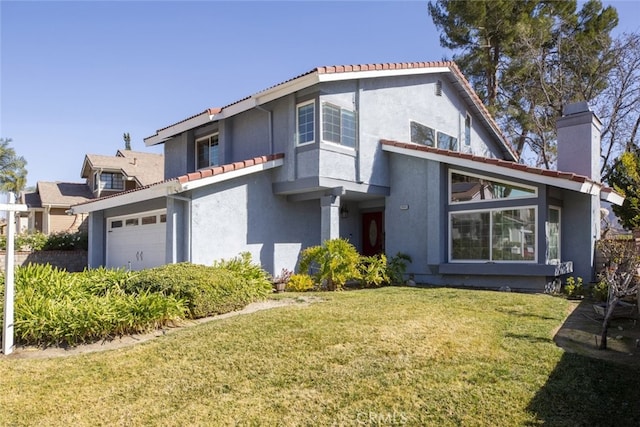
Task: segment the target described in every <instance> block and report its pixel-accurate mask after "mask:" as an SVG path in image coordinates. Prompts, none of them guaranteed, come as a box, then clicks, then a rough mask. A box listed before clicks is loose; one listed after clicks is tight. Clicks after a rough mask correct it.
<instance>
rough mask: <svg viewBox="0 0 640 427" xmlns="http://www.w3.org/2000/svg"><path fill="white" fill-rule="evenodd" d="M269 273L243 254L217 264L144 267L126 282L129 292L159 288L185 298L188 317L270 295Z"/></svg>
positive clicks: (219, 312) (235, 308) (222, 310)
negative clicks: (238, 257) (145, 268)
mask: <svg viewBox="0 0 640 427" xmlns="http://www.w3.org/2000/svg"><path fill="white" fill-rule="evenodd" d="M223 265H224V266H223ZM229 266H230V267H229ZM268 277H269V276H268V274H267V273H266V272H265V271H264V270H262V269H260V268H259V267H256V266H254V265H252V264H251V262H250V258H249V259H247V258H246V257H244V256H243V257H242V258H240V259H237V258H236V259H234V260H232V261H221V262H220V263H218V265H217V266H215V267H209V266H204V265H196V264H190V263H179V264H168V265H164V266H161V267H156V268H152V269H149V270H143V271H141V272H139V273H138V274H137V275H136V276H135V277H133V278H132V279H131V280H129V281H128V282H127V283H126V284H125V289H126V290H127V292H129V293H141V292H157V293H160V294H162V295H166V296H172V297H175V298H177V299H179V300H182V301H184V303H185V305H186V308H187V315H188V317H189V318H194V319H195V318H200V317H206V316H210V315H214V314H221V313H227V312H230V311H233V310H237V309H239V308H242V307H244V306H246V305H247V304H249V303H251V302H253V301H257V300H260V299H264V298H266V296H267V295H269V294H270V293H271V292H272V286H271V282H270V281H269V279H268Z"/></svg>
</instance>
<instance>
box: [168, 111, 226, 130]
mask: <svg viewBox="0 0 640 427" xmlns="http://www.w3.org/2000/svg"><path fill="white" fill-rule="evenodd" d="M221 111H222V108H219V107H216V108H207V109H206V110H204V111H201V112H199V113H197V114H194V115H193V116H190V117H187V118H186V119H182V120H180V121H177V122H175V123H173V124H170V125H169V126H165V127H163V128H160V129H158V130H156V134H158V133H159V132H162V131H163V130H165V129H169V128H170V127H172V126H175V125H179V124H180V123H184V122H186V121H188V120H191V119H195V118H196V117H198V116H201V115H203V114H207V115H209V116H213V115H216V114H219V113H220V112H221Z"/></svg>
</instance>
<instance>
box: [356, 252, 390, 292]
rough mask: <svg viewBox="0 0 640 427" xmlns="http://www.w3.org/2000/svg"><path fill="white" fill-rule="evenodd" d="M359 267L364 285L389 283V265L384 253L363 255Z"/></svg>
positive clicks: (375, 285) (376, 285) (374, 285)
mask: <svg viewBox="0 0 640 427" xmlns="http://www.w3.org/2000/svg"><path fill="white" fill-rule="evenodd" d="M358 268H359V269H360V280H361V282H362V285H363V286H365V287H372V286H373V287H378V286H382V285H386V284H389V275H388V271H389V267H388V265H387V257H386V256H385V255H384V254H381V255H374V256H367V257H361V258H360V263H359V265H358Z"/></svg>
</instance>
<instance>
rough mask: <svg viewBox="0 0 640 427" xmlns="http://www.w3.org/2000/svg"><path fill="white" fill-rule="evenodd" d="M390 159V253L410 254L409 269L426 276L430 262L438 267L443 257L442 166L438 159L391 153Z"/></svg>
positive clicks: (409, 272) (387, 234) (410, 271)
mask: <svg viewBox="0 0 640 427" xmlns="http://www.w3.org/2000/svg"><path fill="white" fill-rule="evenodd" d="M390 163H391V168H390V169H391V182H392V186H391V194H390V195H389V197H387V201H386V210H385V226H386V249H387V256H389V257H392V256H394V255H395V254H397V253H398V252H403V253H405V254H407V255H409V256H411V258H412V259H413V261H412V262H411V264H409V265H408V266H407V273H408V274H415V275H418V276H420V277H423V276H425V275H428V274H429V273H430V271H431V270H430V265H434V266H436V267H437V265H438V264H439V263H441V262H443V261H444V246H445V245H444V230H443V227H442V224H443V223H444V222H443V221H444V210H443V207H442V197H443V195H442V185H441V175H442V171H441V169H442V168H441V166H440V164H438V163H436V162H432V161H428V160H423V159H417V158H413V157H407V156H398V155H391V156H390ZM407 172H410V173H407ZM423 281H424V280H423Z"/></svg>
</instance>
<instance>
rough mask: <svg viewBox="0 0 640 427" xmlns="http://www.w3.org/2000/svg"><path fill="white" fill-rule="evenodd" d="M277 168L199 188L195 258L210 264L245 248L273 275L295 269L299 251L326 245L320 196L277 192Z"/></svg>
mask: <svg viewBox="0 0 640 427" xmlns="http://www.w3.org/2000/svg"><path fill="white" fill-rule="evenodd" d="M271 182H272V176H271V172H270V171H267V172H262V173H256V174H252V175H249V176H245V177H241V178H237V179H234V180H230V181H226V182H222V183H220V184H218V185H216V186H213V187H204V188H201V189H197V190H194V191H193V192H192V194H191V197H192V198H193V204H192V230H193V234H192V243H191V250H192V261H193V262H194V263H201V264H207V265H210V264H211V263H212V262H213V261H214V260H219V259H222V258H225V259H229V258H232V257H234V256H237V255H238V254H239V253H241V252H244V251H249V252H251V254H252V256H253V259H254V260H256V261H259V262H260V263H261V264H262V266H263V268H265V269H266V270H267V271H269V272H270V273H272V274H273V273H275V274H277V273H279V272H280V270H281V269H282V268H287V269H289V270H294V268H295V266H296V263H297V262H298V255H299V251H300V250H302V249H304V248H306V247H308V246H312V245H317V244H320V227H319V224H320V205H319V201H318V200H311V201H306V202H295V203H289V202H287V201H286V198H284V197H280V196H275V195H274V194H273V192H272V191H271Z"/></svg>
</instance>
